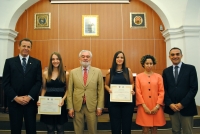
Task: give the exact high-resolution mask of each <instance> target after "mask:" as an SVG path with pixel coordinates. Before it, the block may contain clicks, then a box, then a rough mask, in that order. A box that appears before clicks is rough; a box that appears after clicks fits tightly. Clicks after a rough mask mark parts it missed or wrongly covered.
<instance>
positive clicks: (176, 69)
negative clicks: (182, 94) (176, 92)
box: [174, 66, 178, 83]
mask: <svg viewBox="0 0 200 134" xmlns="http://www.w3.org/2000/svg"><path fill="white" fill-rule="evenodd" d="M174 78H175V82H176V83H177V80H178V66H175V73H174Z"/></svg>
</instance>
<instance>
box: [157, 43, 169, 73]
mask: <svg viewBox="0 0 200 134" xmlns="http://www.w3.org/2000/svg"><path fill="white" fill-rule="evenodd" d="M155 44H156V47H155V51H156V52H155V57H156V60H157V64H156V65H155V69H156V71H157V73H159V74H162V71H163V70H164V69H165V68H166V66H167V63H166V60H167V59H166V56H167V55H168V54H167V55H166V44H165V42H164V40H156V41H155Z"/></svg>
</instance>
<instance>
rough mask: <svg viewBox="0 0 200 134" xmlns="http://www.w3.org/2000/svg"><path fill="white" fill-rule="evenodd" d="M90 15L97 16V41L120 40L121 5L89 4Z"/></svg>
mask: <svg viewBox="0 0 200 134" xmlns="http://www.w3.org/2000/svg"><path fill="white" fill-rule="evenodd" d="M91 5H92V6H91V14H92V15H99V32H100V33H99V37H96V38H97V39H121V38H122V20H123V18H122V17H123V15H122V12H121V4H91Z"/></svg>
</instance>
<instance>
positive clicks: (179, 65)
mask: <svg viewBox="0 0 200 134" xmlns="http://www.w3.org/2000/svg"><path fill="white" fill-rule="evenodd" d="M181 65H182V62H180V63H179V64H178V65H173V68H175V66H178V68H181Z"/></svg>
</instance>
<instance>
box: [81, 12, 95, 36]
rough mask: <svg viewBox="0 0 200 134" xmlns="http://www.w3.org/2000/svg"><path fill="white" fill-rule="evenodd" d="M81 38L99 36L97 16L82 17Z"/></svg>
mask: <svg viewBox="0 0 200 134" xmlns="http://www.w3.org/2000/svg"><path fill="white" fill-rule="evenodd" d="M82 36H99V16H98V15H82Z"/></svg>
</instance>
